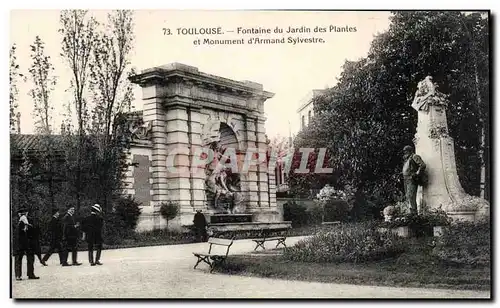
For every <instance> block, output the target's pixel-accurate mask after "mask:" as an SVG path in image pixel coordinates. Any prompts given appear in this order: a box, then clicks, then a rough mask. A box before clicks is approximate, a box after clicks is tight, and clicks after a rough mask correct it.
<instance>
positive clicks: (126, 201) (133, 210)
mask: <svg viewBox="0 0 500 308" xmlns="http://www.w3.org/2000/svg"><path fill="white" fill-rule="evenodd" d="M113 213H114V214H115V215H117V216H118V217H120V218H121V220H123V221H124V222H125V226H126V228H127V229H130V230H134V229H135V227H136V226H137V220H138V219H139V216H140V215H141V208H140V204H139V203H138V202H137V201H135V200H134V199H133V198H132V197H125V198H119V199H118V200H117V201H116V202H115V204H114V206H113Z"/></svg>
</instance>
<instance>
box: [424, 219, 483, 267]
mask: <svg viewBox="0 0 500 308" xmlns="http://www.w3.org/2000/svg"><path fill="white" fill-rule="evenodd" d="M490 247H491V242H490V222H489V221H488V222H480V223H471V222H460V223H456V224H453V225H451V226H450V227H448V228H446V229H445V231H444V234H443V236H442V237H441V238H440V240H439V241H437V243H436V246H435V247H434V249H433V250H432V255H434V256H436V257H438V258H439V259H440V260H442V261H443V262H445V263H453V264H467V265H489V264H490V254H491V248H490Z"/></svg>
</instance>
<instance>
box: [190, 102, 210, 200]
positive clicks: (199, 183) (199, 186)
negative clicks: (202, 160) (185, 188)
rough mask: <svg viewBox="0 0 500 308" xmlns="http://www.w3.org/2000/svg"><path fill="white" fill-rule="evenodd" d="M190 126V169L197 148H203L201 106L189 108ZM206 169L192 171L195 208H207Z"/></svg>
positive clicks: (191, 178) (192, 192) (192, 193)
mask: <svg viewBox="0 0 500 308" xmlns="http://www.w3.org/2000/svg"><path fill="white" fill-rule="evenodd" d="M188 119H189V120H188V126H189V127H188V128H189V133H188V134H189V142H190V144H191V151H190V155H189V162H190V171H192V169H191V168H193V166H192V162H193V155H194V154H195V153H197V150H198V149H200V148H202V146H203V145H202V143H203V142H202V140H201V136H202V130H201V124H200V122H201V113H200V109H199V108H188ZM205 178H206V176H205V171H204V169H202V168H199V169H198V171H197V172H190V182H191V206H192V207H193V209H194V210H205V209H207V204H206V195H205Z"/></svg>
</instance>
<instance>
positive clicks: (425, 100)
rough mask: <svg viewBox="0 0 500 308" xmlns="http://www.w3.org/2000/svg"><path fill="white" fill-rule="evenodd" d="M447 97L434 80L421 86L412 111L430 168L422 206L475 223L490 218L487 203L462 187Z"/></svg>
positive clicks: (420, 150) (418, 150)
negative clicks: (416, 118)
mask: <svg viewBox="0 0 500 308" xmlns="http://www.w3.org/2000/svg"><path fill="white" fill-rule="evenodd" d="M447 105H448V100H447V98H446V96H445V95H444V94H442V93H440V92H439V91H438V90H437V87H436V85H435V84H434V83H433V82H432V78H431V77H426V78H425V79H424V80H423V81H421V82H419V84H418V90H417V92H416V94H415V98H414V100H413V104H412V107H413V108H414V109H415V110H417V112H418V124H417V132H416V134H415V140H414V142H415V149H416V153H417V154H418V155H420V157H421V158H422V160H423V161H424V162H425V164H426V166H427V167H426V173H427V176H428V183H427V185H425V187H423V190H422V206H423V207H424V208H427V209H439V208H441V209H442V210H444V211H446V212H447V213H448V215H450V216H451V217H452V218H454V219H460V220H468V221H474V220H478V219H480V218H482V217H484V216H489V204H488V202H487V201H486V200H484V199H482V198H479V197H476V196H470V195H468V194H467V193H465V191H464V189H463V188H462V185H461V184H460V181H459V178H458V173H457V168H456V163H455V150H454V145H453V139H452V138H451V137H450V136H449V134H448V124H447V119H446V108H447Z"/></svg>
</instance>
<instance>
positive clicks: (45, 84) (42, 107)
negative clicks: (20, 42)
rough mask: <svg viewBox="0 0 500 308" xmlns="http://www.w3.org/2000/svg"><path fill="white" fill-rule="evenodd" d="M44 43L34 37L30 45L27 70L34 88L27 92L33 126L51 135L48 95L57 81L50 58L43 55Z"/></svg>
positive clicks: (50, 107) (50, 109) (51, 107)
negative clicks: (29, 64)
mask: <svg viewBox="0 0 500 308" xmlns="http://www.w3.org/2000/svg"><path fill="white" fill-rule="evenodd" d="M44 45H45V44H44V42H43V41H42V40H41V39H40V37H39V36H36V38H35V42H34V43H33V45H31V46H30V47H31V59H32V61H33V62H32V64H31V67H30V69H29V72H30V74H31V80H32V82H33V85H34V88H33V89H31V90H30V91H29V94H30V96H31V98H32V99H33V104H34V116H35V118H36V120H35V125H36V128H37V130H38V131H39V132H41V133H43V134H49V135H50V134H51V127H50V121H51V118H52V115H51V112H52V111H53V109H54V107H53V106H51V104H50V94H51V92H52V91H53V90H54V86H55V85H56V82H57V79H56V77H55V76H52V73H53V71H54V66H53V65H52V64H51V63H50V57H49V56H46V55H45V52H44V49H45V46H44Z"/></svg>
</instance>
